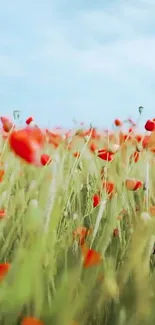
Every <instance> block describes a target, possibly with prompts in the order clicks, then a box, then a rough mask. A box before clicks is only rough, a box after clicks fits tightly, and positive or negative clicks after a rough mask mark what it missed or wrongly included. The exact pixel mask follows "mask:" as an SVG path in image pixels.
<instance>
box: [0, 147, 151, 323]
mask: <svg viewBox="0 0 155 325" xmlns="http://www.w3.org/2000/svg"><path fill="white" fill-rule="evenodd" d="M3 145H4V143H3V142H2V144H1V151H2V150H3ZM46 149H47V150H46V151H47V152H48V153H50V154H51V155H52V158H53V161H52V163H51V164H49V165H48V166H45V167H43V168H35V167H33V166H28V165H26V164H25V163H23V162H21V161H20V160H19V159H18V158H16V157H15V156H14V155H13V153H12V152H10V149H9V148H8V145H7V144H6V146H5V150H3V151H2V153H3V155H2V157H1V159H2V160H3V161H4V162H5V163H6V164H7V166H6V167H7V168H6V173H5V177H4V180H3V181H2V182H1V183H0V209H2V208H4V209H6V212H7V216H6V217H5V218H3V219H1V220H0V262H1V263H3V262H9V263H11V269H10V271H9V273H8V275H7V276H6V277H5V279H4V280H3V281H2V282H1V283H0V324H1V325H17V324H21V320H22V319H23V318H24V317H26V316H34V317H36V318H38V319H41V320H42V321H43V322H44V324H45V325H50V324H51V325H52V324H53V325H72V321H73V320H74V321H77V322H78V323H79V325H84V324H86V325H100V324H104V325H128V324H129V325H130V324H131V325H142V324H143V325H145V324H146V325H151V324H154V323H155V309H154V306H155V294H154V292H155V269H154V264H155V260H154V256H153V254H152V250H153V244H154V234H155V220H154V219H153V218H151V219H150V220H149V221H148V222H145V221H144V220H143V219H142V218H141V213H142V212H145V211H146V210H147V206H146V205H145V203H144V196H145V191H144V190H143V189H139V190H138V191H136V192H131V191H128V190H127V189H126V187H125V185H124V181H125V179H126V177H135V178H136V179H140V180H142V181H145V177H146V164H147V162H146V159H150V158H149V157H150V154H149V153H147V152H144V153H143V156H142V158H141V159H140V160H139V162H138V163H136V164H135V163H131V164H129V159H128V163H127V164H126V166H125V167H124V166H123V164H122V158H121V156H120V154H119V153H118V154H117V155H116V158H115V159H114V161H113V162H110V163H109V162H108V163H107V162H103V161H102V160H100V159H99V158H98V157H96V156H95V155H93V154H90V152H89V150H88V141H87V142H86V143H85V145H84V146H83V149H82V155H81V156H80V158H75V157H73V155H72V154H71V152H70V151H67V150H66V149H65V147H64V145H63V143H62V144H61V145H60V146H59V148H58V149H56V150H53V149H52V146H47V148H46ZM131 151H132V147H131V146H130V145H128V156H130V154H131ZM103 165H105V166H107V167H108V175H110V178H111V179H112V181H113V182H114V183H115V186H116V189H117V193H115V194H114V195H113V197H112V198H111V199H108V197H107V194H106V193H105V191H104V190H103V191H102V200H101V204H100V206H98V207H96V208H93V205H92V197H93V195H94V194H95V193H96V192H97V191H98V189H99V188H101V180H100V170H101V167H102V166H103ZM154 170H155V169H154V167H153V165H152V164H151V167H150V174H149V204H153V205H154V203H155V201H154V200H155V198H154V192H155V191H154V186H155V181H154V180H155V178H154V176H155V175H154V174H155V171H154ZM137 206H138V207H139V211H136V207H137ZM123 209H125V210H126V213H125V214H124V217H123V219H122V220H121V221H119V220H117V217H118V215H119V214H120V212H121V211H122V210H123ZM81 225H85V226H87V227H90V228H92V229H93V233H92V234H91V235H90V236H88V238H87V240H86V243H87V245H88V246H89V247H91V248H93V249H95V250H96V251H98V252H100V253H101V254H102V256H103V263H101V264H100V265H99V266H94V267H90V268H88V269H86V268H84V267H83V261H82V253H81V248H80V247H79V245H78V241H76V240H75V241H73V231H74V230H75V229H76V228H77V227H78V226H81ZM115 228H118V229H119V236H117V237H113V230H114V229H115ZM102 275H103V280H102V281H101V280H100V278H99V277H100V276H102Z"/></svg>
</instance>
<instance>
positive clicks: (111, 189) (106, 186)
mask: <svg viewBox="0 0 155 325" xmlns="http://www.w3.org/2000/svg"><path fill="white" fill-rule="evenodd" d="M103 188H104V189H105V191H106V193H107V194H109V195H112V194H113V192H114V189H115V185H114V183H112V182H109V181H104V182H103Z"/></svg>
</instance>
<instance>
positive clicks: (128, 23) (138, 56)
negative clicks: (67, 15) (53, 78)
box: [33, 1, 155, 84]
mask: <svg viewBox="0 0 155 325" xmlns="http://www.w3.org/2000/svg"><path fill="white" fill-rule="evenodd" d="M152 3H153V2H152ZM144 4H145V1H135V2H134V3H133V5H130V6H129V5H127V4H125V3H123V4H120V5H119V4H118V5H115V6H111V7H110V6H109V8H107V9H106V10H105V9H103V10H100V11H97V10H94V11H89V10H88V11H86V10H85V11H83V12H78V13H77V14H75V15H74V17H73V18H72V19H70V20H66V21H65V20H63V21H62V20H61V21H60V22H59V21H57V23H56V22H54V24H53V27H47V28H44V30H42V32H41V34H40V35H41V37H42V38H43V37H44V44H43V46H42V48H41V50H40V53H38V58H40V60H47V62H48V63H49V65H50V64H52V60H54V59H55V60H57V62H58V64H59V62H61V63H64V65H68V66H71V67H72V66H73V65H74V68H75V69H76V70H78V71H81V73H86V74H88V75H93V74H94V75H99V76H103V79H104V78H106V77H108V78H111V79H113V80H115V81H116V80H117V81H118V82H121V83H133V84H135V83H137V84H139V83H141V72H143V73H146V74H147V73H151V74H152V73H154V71H155V59H154V58H155V34H154V35H151V36H150V34H149V32H148V33H145V29H146V30H147V28H148V26H149V24H151V22H152V23H153V12H152V7H150V6H148V7H147V8H145V6H143V5H144ZM36 58H37V56H36V55H35V54H34V56H33V59H34V60H35V59H36ZM140 69H141V72H140V74H139V73H138V71H140Z"/></svg>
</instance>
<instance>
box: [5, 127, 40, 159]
mask: <svg viewBox="0 0 155 325" xmlns="http://www.w3.org/2000/svg"><path fill="white" fill-rule="evenodd" d="M43 143H44V137H43V134H42V132H41V131H40V130H39V129H38V128H33V129H27V128H25V129H21V130H17V131H13V132H12V133H11V135H10V137H9V144H10V148H11V149H12V151H13V152H14V153H15V154H16V155H17V156H19V157H20V158H22V159H23V160H25V161H26V162H27V163H29V164H34V165H37V164H38V161H37V159H38V158H37V154H38V153H39V152H40V150H41V148H42V147H43Z"/></svg>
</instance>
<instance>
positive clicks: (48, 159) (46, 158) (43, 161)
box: [40, 154, 52, 166]
mask: <svg viewBox="0 0 155 325" xmlns="http://www.w3.org/2000/svg"><path fill="white" fill-rule="evenodd" d="M40 161H41V164H42V165H43V166H45V165H49V164H50V162H51V161H52V158H51V157H50V156H49V155H48V154H42V155H41V158H40Z"/></svg>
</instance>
